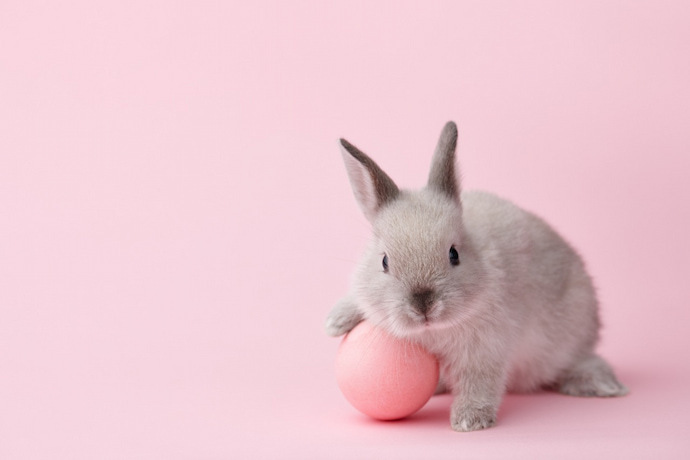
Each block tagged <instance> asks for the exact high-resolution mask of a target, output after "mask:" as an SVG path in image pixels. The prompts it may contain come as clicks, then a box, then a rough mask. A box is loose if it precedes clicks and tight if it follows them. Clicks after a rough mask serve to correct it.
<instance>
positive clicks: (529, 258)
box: [326, 122, 628, 431]
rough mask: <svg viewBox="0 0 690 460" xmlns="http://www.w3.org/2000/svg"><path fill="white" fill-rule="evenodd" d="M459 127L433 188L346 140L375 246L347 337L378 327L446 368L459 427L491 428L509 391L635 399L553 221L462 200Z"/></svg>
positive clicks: (340, 328)
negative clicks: (402, 181)
mask: <svg viewBox="0 0 690 460" xmlns="http://www.w3.org/2000/svg"><path fill="white" fill-rule="evenodd" d="M457 137H458V131H457V127H456V125H455V123H453V122H448V123H447V124H446V125H445V127H444V128H443V131H442V132H441V137H440V139H439V141H438V145H437V147H436V150H435V153H434V156H433V160H432V164H431V171H430V173H429V179H428V183H427V185H426V187H425V188H423V189H421V190H418V191H409V190H401V189H399V188H398V186H397V185H396V184H395V183H394V182H393V181H392V180H391V179H390V177H388V175H387V174H386V173H385V172H383V171H382V170H381V168H379V166H378V165H377V164H376V163H375V162H374V161H373V160H371V158H369V157H368V156H367V155H365V154H364V153H363V152H361V151H360V150H359V149H358V148H357V147H355V146H354V145H352V144H350V143H349V142H347V141H346V140H344V139H341V140H340V144H341V147H342V149H341V150H342V155H343V159H344V161H345V166H346V169H347V173H348V176H349V179H350V182H351V185H352V188H353V191H354V194H355V198H356V200H357V202H358V204H359V206H360V208H361V210H362V211H363V212H364V215H365V216H366V218H367V219H368V220H369V222H370V223H371V225H372V227H373V238H372V239H371V241H370V243H369V246H368V248H367V249H366V251H365V254H364V256H363V259H362V262H361V264H360V265H359V266H358V268H357V270H356V272H355V274H354V277H353V279H352V283H351V288H350V290H349V292H348V294H347V295H346V296H345V297H344V298H342V299H341V300H340V301H338V302H337V303H336V305H335V307H334V308H333V309H332V311H331V312H330V314H329V315H328V318H327V321H326V331H327V333H328V334H329V335H332V336H340V335H343V334H345V333H347V332H348V331H350V330H352V329H353V328H354V327H355V326H356V325H357V324H358V323H359V322H360V321H362V320H364V319H366V320H368V321H370V322H372V323H373V324H375V325H378V326H379V327H381V328H383V329H385V330H387V331H388V332H389V333H391V334H393V335H395V336H397V337H401V338H407V339H410V340H413V341H416V342H418V343H420V344H422V345H423V346H424V347H426V348H427V349H428V350H429V351H430V352H431V353H433V354H434V355H435V356H436V357H437V358H438V360H439V363H440V369H441V381H440V382H439V391H448V392H450V393H452V395H453V402H452V406H451V411H450V423H451V427H452V428H453V429H454V430H456V431H473V430H478V429H483V428H488V427H491V426H493V425H494V424H495V423H496V413H497V410H498V407H499V405H500V403H501V400H502V398H503V395H504V393H505V392H506V391H512V392H530V391H534V390H537V389H540V388H546V387H548V388H552V389H556V390H557V391H560V392H561V393H564V394H568V395H575V396H602V397H606V396H621V395H624V394H626V393H627V392H628V390H627V388H626V387H625V386H624V385H622V384H621V383H620V382H619V381H618V379H617V378H616V376H615V375H614V373H613V371H612V369H611V367H610V366H609V365H608V364H607V363H606V362H605V361H604V360H603V359H602V358H601V357H600V356H598V355H597V354H595V351H594V348H595V345H596V343H597V340H598V337H599V327H600V325H599V317H598V302H597V297H596V293H595V290H594V287H593V285H592V280H591V278H590V276H589V275H588V273H587V271H586V269H585V266H584V263H583V261H582V259H581V258H580V257H579V255H578V254H577V253H576V252H575V250H574V249H573V248H572V247H571V246H570V245H569V244H568V243H567V242H566V241H564V240H563V238H562V237H561V236H559V235H558V234H557V233H556V232H555V231H554V230H553V229H552V228H551V227H549V225H548V224H546V223H545V222H544V221H543V220H542V219H540V218H539V217H537V216H535V215H534V214H531V213H529V212H527V211H524V210H522V209H520V208H518V207H517V206H515V205H514V204H512V203H510V202H508V201H506V200H504V199H501V198H498V197H496V196H494V195H492V194H489V193H485V192H475V191H472V192H461V187H460V180H459V174H458V173H457V172H456V164H455V163H456V162H455V149H456V144H457Z"/></svg>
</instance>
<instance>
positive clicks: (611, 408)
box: [0, 0, 690, 459]
mask: <svg viewBox="0 0 690 460" xmlns="http://www.w3.org/2000/svg"><path fill="white" fill-rule="evenodd" d="M422 3H424V5H422ZM688 24H690V3H688V2H684V1H676V2H672V1H656V0H655V1H631V2H627V1H569V2H565V1H557V2H553V1H526V2H496V1H489V2H445V3H439V2H398V1H396V2H328V3H327V2H316V1H314V2H302V1H299V2H298V1H295V2H270V3H267V2H242V3H240V2H164V1H159V2H153V1H148V0H147V1H120V2H85V1H84V2H78V1H76V2H65V3H62V2H60V3H58V2H33V1H4V2H2V3H1V4H0V458H2V459H63V458H64V459H93V458H99V459H109V458H113V459H221V458H299V459H308V458H329V459H337V458H376V459H382V458H394V459H406V458H409V459H417V458H434V459H443V458H508V457H510V458H529V459H532V458H604V457H606V458H655V459H656V458H689V457H690V441H688V436H687V433H688V431H689V429H690V423H689V422H688V415H687V414H688V412H689V411H690V398H689V396H688V388H689V387H690V359H689V356H688V354H689V353H688V349H689V348H690V338H689V337H690V335H688V326H689V325H690V308H688V307H689V305H688V304H689V300H690V295H689V294H688V285H689V276H688V275H689V269H688V268H689V261H690V244H689V243H688V238H689V235H690V186H689V185H688V176H689V175H690V174H689V173H690V84H689V82H690V59H689V58H688V56H689V53H690V27H688ZM449 119H453V120H455V121H456V122H457V123H458V125H459V128H460V143H459V145H460V147H459V149H460V150H459V151H460V161H461V163H462V170H463V175H464V184H465V186H466V187H467V188H482V189H487V190H492V191H494V192H497V193H499V194H500V195H503V196H505V197H508V198H510V199H512V200H513V201H515V202H517V203H518V204H520V205H522V206H524V207H525V208H527V209H530V210H532V211H535V212H536V213H538V214H540V215H542V216H543V217H545V218H546V219H547V220H548V221H550V222H551V223H552V224H553V225H554V226H555V227H556V228H557V229H558V230H560V231H561V232H562V233H563V234H564V235H565V236H566V237H567V238H568V239H569V240H570V241H571V242H572V243H573V244H574V245H575V246H576V247H577V248H578V249H579V250H580V252H581V253H582V254H583V256H584V258H585V259H586V261H587V263H588V265H589V267H590V269H591V272H592V274H593V276H594V277H595V279H596V282H597V285H598V287H599V290H600V294H601V300H602V317H603V321H604V323H605V328H604V332H603V340H602V343H601V347H600V351H601V353H602V354H603V355H604V356H606V357H607V358H608V359H609V360H610V361H611V362H612V363H613V364H614V366H615V367H616V369H617V371H618V373H619V376H620V378H621V380H623V381H624V382H625V383H626V384H627V385H628V386H629V387H630V389H631V393H630V395H629V396H627V397H625V398H621V399H613V400H593V399H591V400H590V399H576V398H568V397H565V396H560V395H555V394H539V395H520V396H515V395H511V396H508V397H507V398H506V400H505V402H504V404H503V406H502V408H501V412H500V417H499V424H498V426H497V427H495V428H493V429H491V430H487V431H484V432H477V433H469V434H459V433H454V432H453V431H451V429H450V427H449V424H448V412H449V409H448V406H449V399H448V397H447V396H441V397H436V398H434V399H432V401H431V402H430V403H429V405H428V406H427V407H425V408H424V409H423V410H422V411H421V412H419V413H418V414H417V415H416V416H415V417H413V418H411V419H409V420H406V421H402V422H396V423H377V422H373V421H369V420H367V419H366V418H364V417H363V416H361V415H359V414H358V413H356V412H355V410H354V409H352V408H351V407H350V406H349V405H348V404H347V403H346V402H345V400H344V398H343V397H342V396H341V395H340V393H339V391H338V389H337V386H336V384H335V378H334V372H333V360H334V356H335V350H336V348H337V345H338V340H336V339H331V338H328V337H326V335H325V334H324V332H323V321H324V318H325V315H326V313H327V312H328V310H329V309H330V307H331V305H332V304H333V302H335V300H336V299H337V298H338V297H339V296H340V295H342V294H343V293H344V292H345V289H346V286H347V280H348V277H349V273H350V272H351V271H352V269H353V267H354V264H355V263H356V261H357V259H358V254H359V252H360V251H361V249H362V247H363V245H364V244H365V242H366V240H367V238H368V235H369V229H368V225H367V223H366V221H365V220H364V218H363V217H362V216H361V215H360V214H359V211H358V209H357V207H356V204H355V201H354V199H353V197H352V194H351V191H350V188H349V184H348V183H347V178H346V175H345V172H344V167H343V165H342V164H341V159H340V157H339V152H338V149H337V144H336V140H337V138H338V137H341V136H344V137H346V138H348V139H349V140H350V141H352V142H354V143H355V144H357V145H358V146H360V147H361V148H362V149H364V150H365V151H367V152H368V153H370V154H371V155H372V156H373V157H375V158H376V159H377V161H379V163H380V164H381V165H382V166H383V167H384V169H386V170H387V171H388V172H389V173H390V174H391V175H392V177H394V178H395V179H396V181H397V182H398V183H399V184H401V185H403V186H408V187H416V186H419V185H421V184H422V183H423V182H424V180H425V176H426V170H427V165H428V163H429V159H430V155H431V151H432V149H433V146H434V144H435V142H436V138H437V136H438V133H439V131H440V129H441V127H442V125H443V123H444V122H446V121H447V120H449Z"/></svg>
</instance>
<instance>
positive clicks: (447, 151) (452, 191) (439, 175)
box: [427, 121, 460, 202]
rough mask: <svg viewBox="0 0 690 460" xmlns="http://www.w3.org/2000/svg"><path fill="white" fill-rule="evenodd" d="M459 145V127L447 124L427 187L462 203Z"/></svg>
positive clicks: (432, 161)
mask: <svg viewBox="0 0 690 460" xmlns="http://www.w3.org/2000/svg"><path fill="white" fill-rule="evenodd" d="M457 143H458V127H457V126H456V125H455V123H453V122H452V121H449V122H448V123H446V125H445V126H444V127H443V131H441V137H440V138H439V140H438V144H437V145H436V151H435V152H434V157H433V159H432V160H431V171H430V172H429V181H428V182H427V187H428V188H430V189H434V190H436V191H439V192H441V193H443V194H445V195H446V196H448V198H452V199H453V200H455V201H457V202H460V180H459V178H458V177H457V174H456V169H455V168H456V166H455V147H456V145H457Z"/></svg>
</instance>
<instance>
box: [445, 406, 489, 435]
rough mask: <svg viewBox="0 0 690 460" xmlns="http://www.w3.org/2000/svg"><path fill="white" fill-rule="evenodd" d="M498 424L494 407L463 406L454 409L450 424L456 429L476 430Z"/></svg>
mask: <svg viewBox="0 0 690 460" xmlns="http://www.w3.org/2000/svg"><path fill="white" fill-rule="evenodd" d="M495 424H496V409H494V408H493V407H488V406H485V407H480V408H474V407H462V408H458V409H455V408H454V409H453V410H452V411H451V416H450V426H451V427H452V428H453V429H454V430H455V431H476V430H483V429H484V428H489V427H492V426H494V425H495Z"/></svg>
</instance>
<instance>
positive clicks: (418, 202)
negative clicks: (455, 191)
mask: <svg viewBox="0 0 690 460" xmlns="http://www.w3.org/2000/svg"><path fill="white" fill-rule="evenodd" d="M461 227H462V225H461V212H460V208H459V206H458V205H457V204H456V203H454V202H452V201H451V200H449V199H447V198H445V197H443V196H442V195H440V194H437V193H434V192H431V191H429V190H422V191H417V192H404V193H402V194H401V196H400V197H399V198H398V199H397V200H395V201H394V202H393V203H390V204H389V205H388V206H386V208H384V209H383V210H382V212H381V213H380V215H379V218H378V219H377V222H376V225H375V229H374V231H375V233H376V235H377V237H378V238H379V240H380V241H381V242H382V243H383V245H384V246H385V247H386V250H388V251H390V252H391V254H396V253H397V254H399V255H401V256H403V255H405V256H412V255H421V254H423V253H425V252H428V251H432V252H434V253H436V252H437V251H438V250H439V249H442V248H444V247H445V246H449V245H452V244H456V245H459V244H460V243H461V242H460V238H461V236H462V235H461V232H460V230H461ZM445 250H446V251H447V250H448V248H447V247H446V248H445Z"/></svg>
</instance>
